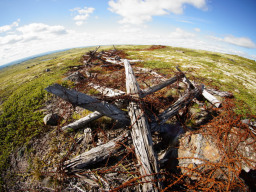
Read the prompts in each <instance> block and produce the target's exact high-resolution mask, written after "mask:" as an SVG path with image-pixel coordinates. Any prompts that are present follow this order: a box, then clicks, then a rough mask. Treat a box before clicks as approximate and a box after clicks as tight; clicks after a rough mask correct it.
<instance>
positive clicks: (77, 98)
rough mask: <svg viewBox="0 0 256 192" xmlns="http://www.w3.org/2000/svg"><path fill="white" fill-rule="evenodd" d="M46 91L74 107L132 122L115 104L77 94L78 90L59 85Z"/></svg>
mask: <svg viewBox="0 0 256 192" xmlns="http://www.w3.org/2000/svg"><path fill="white" fill-rule="evenodd" d="M46 90H47V91H48V92H50V93H53V94H55V95H57V96H59V97H61V98H62V99H64V100H66V101H68V102H70V103H71V104H72V105H76V106H79V107H82V108H84V109H88V110H89V111H98V112H100V113H101V114H103V115H106V116H108V117H110V118H112V119H115V120H119V121H121V122H123V123H129V122H130V121H129V118H127V116H126V113H125V112H124V111H122V110H121V109H119V108H118V107H117V106H115V105H113V104H109V103H107V102H105V101H100V100H98V99H96V98H93V97H91V96H89V95H86V94H84V93H80V92H77V91H76V90H71V89H67V88H65V87H63V86H61V85H59V84H54V85H52V86H49V87H47V88H46Z"/></svg>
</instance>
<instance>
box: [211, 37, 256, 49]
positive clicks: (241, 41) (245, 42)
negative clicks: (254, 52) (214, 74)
mask: <svg viewBox="0 0 256 192" xmlns="http://www.w3.org/2000/svg"><path fill="white" fill-rule="evenodd" d="M209 37H210V38H212V39H214V40H217V41H222V42H226V43H230V44H233V45H237V46H240V47H245V48H250V49H255V48H256V44H255V43H254V42H253V41H252V40H251V39H250V38H248V37H234V36H233V35H229V36H226V37H224V38H220V37H215V36H209Z"/></svg>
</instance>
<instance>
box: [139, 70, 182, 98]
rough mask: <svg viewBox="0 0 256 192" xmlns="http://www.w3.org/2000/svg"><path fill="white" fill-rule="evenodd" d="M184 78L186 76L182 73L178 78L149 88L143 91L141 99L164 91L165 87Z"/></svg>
mask: <svg viewBox="0 0 256 192" xmlns="http://www.w3.org/2000/svg"><path fill="white" fill-rule="evenodd" d="M182 77H184V74H183V73H180V74H179V75H177V76H175V77H173V78H171V79H168V80H166V81H164V82H163V83H161V84H158V85H155V86H153V87H149V88H148V89H146V90H143V91H142V95H141V97H146V96H147V95H149V94H151V93H154V92H156V91H158V90H160V89H163V88H164V87H166V86H168V85H171V84H173V83H175V82H176V81H178V80H179V79H180V78H182Z"/></svg>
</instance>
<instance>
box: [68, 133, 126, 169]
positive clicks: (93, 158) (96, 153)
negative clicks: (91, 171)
mask: <svg viewBox="0 0 256 192" xmlns="http://www.w3.org/2000/svg"><path fill="white" fill-rule="evenodd" d="M128 135H129V131H127V130H126V131H124V132H123V133H122V134H121V135H119V136H118V137H117V138H115V139H112V140H110V141H109V142H107V143H105V144H103V145H100V146H97V147H94V148H92V149H91V150H89V151H86V152H84V153H82V154H80V155H78V156H76V157H74V158H72V159H71V160H68V161H66V162H65V163H64V169H67V170H69V171H71V172H73V173H74V172H77V171H81V170H82V169H84V168H85V167H87V166H89V165H92V164H95V163H98V162H100V161H103V160H105V159H107V158H108V157H109V156H110V155H111V154H114V153H116V152H117V151H118V150H119V149H120V148H121V146H122V145H118V142H123V140H124V139H125V138H126V137H128Z"/></svg>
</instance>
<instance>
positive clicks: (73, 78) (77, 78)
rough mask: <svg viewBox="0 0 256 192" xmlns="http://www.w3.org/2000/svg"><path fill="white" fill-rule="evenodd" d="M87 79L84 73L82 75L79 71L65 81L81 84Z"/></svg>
mask: <svg viewBox="0 0 256 192" xmlns="http://www.w3.org/2000/svg"><path fill="white" fill-rule="evenodd" d="M84 79H85V77H84V75H83V74H82V73H80V72H79V71H76V72H74V73H72V74H71V75H69V76H68V77H65V78H64V79H63V80H64V81H68V80H69V81H73V82H79V81H82V80H84Z"/></svg>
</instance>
